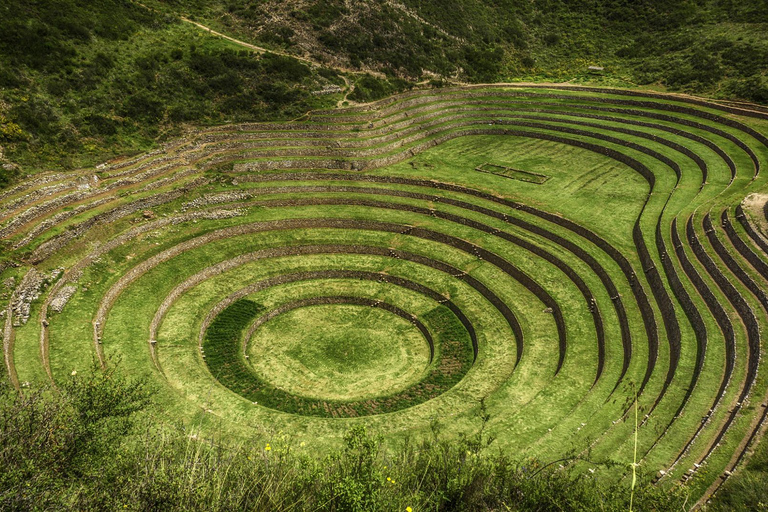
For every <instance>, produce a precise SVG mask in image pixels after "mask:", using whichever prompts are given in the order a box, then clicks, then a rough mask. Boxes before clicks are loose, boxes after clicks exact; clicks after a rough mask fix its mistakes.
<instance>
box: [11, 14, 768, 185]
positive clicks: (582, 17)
mask: <svg viewBox="0 0 768 512" xmlns="http://www.w3.org/2000/svg"><path fill="white" fill-rule="evenodd" d="M147 5H148V6H149V7H151V8H148V7H145V6H144V5H142V4H140V3H137V2H132V1H130V0H102V1H99V2H88V3H82V2H74V1H71V0H68V1H63V2H62V1H52V0H33V1H24V2H21V1H20V0H11V1H10V2H6V5H4V6H3V7H0V13H2V18H3V31H2V32H1V33H0V147H2V148H3V149H2V151H0V153H2V154H0V164H3V165H0V186H3V185H4V184H7V183H8V182H10V181H11V180H13V179H16V178H17V177H18V176H19V175H20V174H21V172H20V169H19V167H18V166H21V170H23V171H26V172H34V171H36V170H40V169H48V170H50V169H71V168H75V167H81V166H86V165H93V164H96V163H99V162H100V161H102V160H104V159H106V158H108V157H111V156H114V155H117V154H121V153H132V152H135V151H139V150H144V149H147V148H148V147H150V146H152V145H153V144H155V143H156V142H157V141H158V140H163V139H164V138H167V137H170V136H176V135H179V134H180V131H179V128H180V127H182V126H183V125H185V124H186V123H190V124H208V123H222V122H230V121H243V120H249V121H263V120H269V119H289V118H294V117H297V116H299V115H301V114H302V113H304V112H306V111H307V110H309V109H311V108H314V107H321V106H330V105H333V104H335V102H336V101H337V100H338V99H339V98H341V95H340V94H336V95H312V94H311V92H313V91H319V90H321V89H322V88H323V87H324V86H328V85H337V86H343V85H344V80H343V78H342V77H341V76H340V75H339V72H338V71H335V70H333V69H332V68H333V67H336V68H337V69H339V68H341V69H345V70H347V71H349V70H363V71H373V72H376V73H384V74H385V75H386V76H387V79H382V78H381V76H382V75H380V74H377V75H376V76H374V75H350V78H351V79H352V81H353V82H355V81H356V82H357V88H356V89H355V90H354V91H353V92H352V94H351V95H350V96H349V100H352V101H371V100H375V99H378V98H381V97H384V96H386V95H388V94H392V93H394V92H397V91H402V90H404V89H406V88H408V87H411V83H412V82H413V81H418V80H426V81H430V80H432V81H433V83H437V84H439V83H442V82H441V80H442V79H443V78H450V79H458V80H462V81H469V82H496V81H510V80H539V81H553V80H555V81H560V80H563V81H564V80H579V81H591V82H600V83H607V84H614V85H616V84H618V85H625V86H626V85H631V84H633V83H634V84H640V85H651V86H662V87H666V88H669V89H672V90H681V91H686V92H693V93H697V94H707V95H713V96H717V97H722V98H731V99H742V100H749V101H756V102H768V78H767V77H766V67H765V64H764V63H765V62H767V61H768V43H766V40H765V38H764V37H762V34H763V33H764V29H765V23H760V20H765V19H768V12H766V9H768V8H766V6H765V3H764V2H760V1H759V0H751V1H748V2H733V1H730V0H709V1H703V0H702V1H698V2H693V1H689V2H673V1H670V0H648V1H645V2H631V3H616V2H608V1H605V0H592V1H590V2H577V1H572V0H568V1H561V2H553V1H551V0H536V1H534V2H527V1H526V2H521V1H519V0H498V1H495V2H481V1H479V0H470V1H465V0H462V1H456V2H452V3H451V4H450V5H448V6H446V4H445V2H442V1H436V0H430V1H419V2H416V1H414V0H406V1H404V2H403V3H398V2H395V1H388V2H384V1H379V0H377V1H373V0H370V1H365V2H354V3H351V4H349V5H348V4H347V3H345V2H341V1H340V0H294V1H291V2H283V1H276V0H268V1H264V2H259V3H242V2H236V1H226V2H225V1H223V0H150V1H148V2H147ZM181 15H188V16H191V17H193V18H194V19H197V20H200V21H202V22H204V23H206V24H208V25H210V26H212V27H213V28H216V29H219V30H221V31H224V32H225V33H230V34H232V35H236V36H238V37H240V38H242V39H245V40H247V41H252V42H255V43H258V44H260V45H262V46H265V47H268V48H274V49H276V50H278V51H281V52H288V53H295V54H301V55H305V56H307V57H309V58H310V59H313V60H314V61H316V62H321V63H325V64H324V66H326V67H323V66H321V67H317V68H311V67H309V66H307V65H306V64H305V63H302V62H300V61H296V60H292V59H289V58H286V57H282V56H278V55H270V54H267V55H264V56H261V57H260V56H257V55H255V54H253V53H252V51H251V50H249V49H246V48H244V47H242V46H238V45H236V44H235V43H231V42H227V41H224V40H222V39H218V38H216V37H213V36H211V35H209V34H206V33H205V32H204V31H202V30H200V29H199V28H197V27H194V26H193V25H190V24H188V23H183V22H182V21H181V20H180V16H181ZM592 64H595V65H601V66H605V67H606V72H605V75H589V74H587V67H588V66H589V65H592ZM435 78H437V80H436V81H435V80H433V79H435Z"/></svg>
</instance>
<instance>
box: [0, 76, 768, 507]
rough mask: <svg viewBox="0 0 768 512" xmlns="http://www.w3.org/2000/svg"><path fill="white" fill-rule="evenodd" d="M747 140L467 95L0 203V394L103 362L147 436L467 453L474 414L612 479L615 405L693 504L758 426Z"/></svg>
mask: <svg viewBox="0 0 768 512" xmlns="http://www.w3.org/2000/svg"><path fill="white" fill-rule="evenodd" d="M766 134H768V115H766V114H764V113H761V112H760V111H755V110H750V109H747V108H742V107H729V106H722V105H716V104H712V103H707V102H703V101H699V100H693V99H689V98H680V97H672V96H662V95H655V94H641V93H632V92H626V91H615V90H595V89H586V88H578V87H554V86H552V87H530V86H527V87H524V86H520V87H511V86H498V87H489V86H485V87H477V88H466V89H460V88H457V89H441V90H439V91H416V92H412V93H408V94H403V95H400V96H396V97H393V98H390V99H387V100H384V101H382V102H379V103H376V104H373V105H370V106H366V107H359V108H350V109H346V110H334V111H323V112H313V113H311V114H310V115H308V116H307V117H306V119H304V120H301V121H297V122H291V123H283V124H279V123H273V124H250V125H237V126H224V127H218V128H211V129H208V130H204V131H200V132H196V133H193V134H191V135H189V136H188V137H187V138H185V139H182V140H179V141H176V142H174V143H171V144H168V145H166V146H165V147H163V148H162V149H161V150H158V151H155V152H153V153H150V154H146V155H140V156H138V157H135V158H129V159H122V160H117V161H114V162H109V163H106V164H104V165H101V166H99V167H97V168H96V169H86V170H83V171H80V172H76V173H67V174H64V173H59V174H56V173H50V174H41V175H39V176H37V177H35V178H34V179H30V180H29V181H27V182H24V183H21V184H19V185H17V186H15V187H13V188H11V189H8V190H6V191H4V192H2V193H0V237H1V238H2V240H3V243H4V244H5V245H4V246H3V247H4V249H3V256H2V260H1V261H0V273H1V276H0V277H1V278H2V285H3V287H4V288H3V293H4V295H3V297H4V299H3V300H4V304H5V305H4V308H3V309H4V313H3V316H4V318H3V322H4V331H3V332H4V334H3V336H4V356H5V367H6V369H7V378H8V379H9V380H10V381H11V382H12V383H13V384H14V385H15V386H18V387H19V388H24V387H25V386H35V385H38V384H42V383H47V382H51V383H53V384H54V385H55V384H56V383H60V382H62V381H63V380H64V379H67V378H69V375H70V374H71V373H72V372H73V370H75V371H76V370H80V369H84V368H86V367H87V366H88V365H89V364H91V362H92V361H96V362H97V364H101V365H109V364H114V363H113V361H114V360H115V358H119V359H120V360H121V365H122V367H123V368H124V369H125V370H126V371H129V372H131V373H132V374H134V375H137V376H141V378H145V379H147V380H148V381H150V382H152V383H154V384H155V388H156V390H157V402H158V404H160V406H161V407H160V409H161V410H160V411H158V413H159V414H160V417H166V418H168V421H169V422H177V421H180V422H184V423H187V424H192V425H195V426H196V427H200V428H203V429H210V430H211V431H216V432H219V433H221V432H225V433H227V434H228V435H232V436H242V437H246V438H247V437H249V436H253V435H254V434H255V433H259V432H264V431H280V430H282V431H283V432H290V433H293V434H295V435H296V436H297V437H299V438H302V439H306V440H311V441H312V442H313V443H315V445H317V446H320V447H322V446H326V445H330V444H332V443H333V442H334V440H335V439H337V438H338V436H340V435H341V433H343V432H344V431H346V429H348V428H349V427H350V425H352V424H355V423H364V424H366V425H368V426H369V428H371V429H373V430H375V431H378V432H381V433H382V434H384V435H385V436H387V438H388V439H389V440H391V442H397V440H398V439H401V438H403V437H404V436H407V435H422V434H425V435H426V434H427V433H429V432H430V429H431V426H432V425H433V424H434V423H435V422H438V423H441V424H442V425H443V426H444V429H445V431H446V433H447V434H448V435H459V434H461V433H471V432H474V431H476V430H477V429H478V428H479V426H480V423H481V420H480V410H481V407H480V404H481V401H482V403H483V407H484V409H483V410H485V411H487V414H488V415H489V416H490V419H489V420H488V422H487V425H486V427H485V428H486V429H487V432H488V433H489V434H491V435H493V436H495V439H496V441H495V443H498V444H499V445H500V446H501V447H503V448H504V449H507V450H512V451H515V452H516V453H520V454H521V455H523V456H525V455H530V456H537V457H540V458H541V459H543V460H556V459H558V458H561V457H564V456H566V454H574V453H575V454H581V455H584V456H585V457H586V456H587V452H588V456H589V458H590V459H591V460H597V461H605V460H609V461H615V462H618V463H621V464H622V465H623V466H621V467H623V468H627V471H628V468H630V464H631V462H632V457H633V444H634V438H633V432H634V430H635V421H634V412H633V408H632V404H633V401H634V399H635V397H637V399H638V402H639V404H640V407H641V408H642V409H641V410H642V412H641V421H640V425H639V427H638V448H639V456H640V457H641V461H640V465H641V467H642V468H644V469H646V470H650V471H653V472H654V473H655V474H656V475H657V477H656V479H657V483H658V485H672V484H674V483H675V482H678V481H680V480H690V481H691V485H692V486H693V487H692V488H693V489H694V494H695V495H696V496H697V497H704V496H707V495H708V494H709V493H711V492H712V491H713V490H714V489H716V488H717V487H718V486H719V485H720V484H721V483H722V482H723V480H724V479H725V478H727V476H728V475H729V474H730V473H731V471H733V470H734V469H735V468H736V466H737V465H738V464H739V462H741V460H742V459H743V457H744V456H745V455H746V454H748V451H749V449H750V446H751V445H752V444H753V441H754V439H755V437H756V436H757V435H759V434H760V432H761V431H762V428H763V425H764V423H765V419H766V418H765V417H766V409H767V408H766V400H767V397H766V393H767V392H768V372H766V369H765V368H764V364H765V363H764V360H763V358H762V353H763V350H764V341H763V338H762V332H761V331H763V328H764V326H765V325H768V324H767V322H768V296H766V293H765V291H764V290H766V283H767V282H768V257H767V256H766V251H767V250H768V238H766V237H765V235H764V233H765V232H766V229H765V226H766V224H767V221H766V216H765V213H764V211H763V205H764V204H765V199H766V198H768V196H763V195H761V192H766V191H768V188H767V187H766V172H765V167H766V165H768V139H767V138H766ZM574 464H576V465H579V464H582V463H581V462H577V463H574ZM586 467H587V466H585V470H586ZM588 467H592V466H588ZM605 477H606V478H626V475H625V474H624V473H623V471H616V470H615V469H612V470H610V471H606V474H605Z"/></svg>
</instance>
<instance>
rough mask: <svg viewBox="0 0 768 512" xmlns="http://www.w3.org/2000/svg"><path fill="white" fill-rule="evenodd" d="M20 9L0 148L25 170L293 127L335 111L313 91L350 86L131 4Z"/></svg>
mask: <svg viewBox="0 0 768 512" xmlns="http://www.w3.org/2000/svg"><path fill="white" fill-rule="evenodd" d="M11 4H12V5H6V6H5V7H4V8H0V9H2V11H3V14H2V16H3V31H2V32H0V91H2V92H0V145H2V146H4V147H5V157H6V158H7V159H8V160H10V161H12V162H14V163H16V164H21V165H22V166H23V167H24V168H27V167H29V168H30V169H34V168H37V167H45V168H46V169H51V168H54V169H55V168H64V169H68V168H73V167H78V166H83V165H93V164H96V163H99V161H100V160H102V159H104V158H106V157H108V156H113V155H114V154H115V153H119V152H133V151H137V150H141V149H146V148H147V147H149V146H150V145H151V144H153V143H154V141H155V140H156V139H158V138H163V137H167V136H169V135H178V133H179V131H178V128H179V127H180V126H182V125H183V124H185V123H195V124H201V123H204V124H207V123H222V122H230V121H243V120H254V121H263V120H269V119H286V118H292V117H296V116H299V115H301V114H303V113H304V112H306V111H307V110H309V109H311V108H316V107H319V106H323V105H326V104H327V103H328V102H327V100H325V102H324V101H323V100H322V99H318V98H320V97H317V96H312V95H311V92H312V91H314V90H317V89H321V88H322V86H323V84H328V83H336V84H338V83H343V81H342V80H341V79H340V78H339V77H338V76H337V74H336V73H335V72H333V71H332V70H328V69H316V70H312V69H310V68H309V67H308V66H307V65H305V64H303V63H301V62H299V61H297V60H295V59H290V58H286V57H282V56H278V55H274V54H265V55H261V56H257V55H255V54H254V53H252V52H251V51H250V50H247V49H244V48H241V47H238V46H236V45H232V44H229V43H225V42H224V41H221V40H219V39H216V38H214V37H211V36H207V35H205V34H204V33H203V32H202V31H200V30H198V29H196V28H194V27H192V26H191V25H188V24H183V23H182V22H180V21H179V20H178V19H176V18H173V17H170V16H163V15H159V14H156V13H153V12H152V11H149V10H148V9H146V8H144V7H141V6H139V5H136V4H133V3H131V2H124V1H120V0H105V1H102V2H88V3H81V2H59V1H55V2H54V1H51V0H39V1H34V2H16V1H14V2H11ZM14 170H15V169H14V168H12V167H11V166H9V168H7V169H5V170H2V171H0V184H2V182H4V181H8V179H9V178H10V177H12V176H10V174H11V173H13V172H14Z"/></svg>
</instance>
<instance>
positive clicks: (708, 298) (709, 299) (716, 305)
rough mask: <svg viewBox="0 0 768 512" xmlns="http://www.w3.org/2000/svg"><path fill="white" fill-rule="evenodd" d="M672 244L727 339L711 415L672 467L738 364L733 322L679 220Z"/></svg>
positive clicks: (718, 399) (720, 395) (716, 403)
mask: <svg viewBox="0 0 768 512" xmlns="http://www.w3.org/2000/svg"><path fill="white" fill-rule="evenodd" d="M672 243H673V245H674V246H675V253H676V254H677V257H678V259H679V260H680V266H681V267H682V268H683V271H684V272H685V274H686V276H688V279H689V280H690V281H691V283H692V284H693V286H694V287H695V288H696V290H697V291H698V293H699V295H700V296H701V298H702V299H703V300H704V303H705V304H706V305H707V308H708V309H709V310H710V312H711V313H712V316H713V317H714V318H715V321H716V322H717V325H718V326H719V327H720V331H721V332H722V333H723V337H724V339H725V369H724V373H723V378H722V379H721V381H720V388H719V389H718V391H717V394H716V395H715V398H714V400H713V401H712V406H711V407H710V410H709V413H708V414H707V415H706V416H705V417H704V418H702V421H701V424H700V425H699V426H698V428H697V429H696V432H694V434H693V436H692V437H691V438H690V439H689V440H688V442H687V443H686V444H685V446H684V447H683V449H682V450H681V451H680V452H679V453H678V456H677V458H676V459H675V461H674V462H673V463H672V464H671V466H674V465H675V464H677V463H678V462H679V461H680V459H682V458H683V456H684V455H685V454H686V452H687V451H688V449H689V448H690V446H691V445H692V444H693V442H694V441H695V440H696V438H697V437H698V435H699V434H700V433H701V431H702V429H703V428H704V427H705V426H706V425H707V423H708V422H709V419H710V416H711V415H712V413H713V412H714V410H715V408H716V407H717V406H718V405H719V404H720V401H721V400H722V399H723V396H724V395H725V390H726V388H727V387H728V384H729V383H730V382H731V377H732V375H733V368H734V366H735V362H736V336H735V334H734V331H733V325H732V324H731V320H730V318H729V317H728V313H726V311H725V309H723V306H722V305H721V304H720V302H719V301H718V300H717V298H716V297H715V295H714V294H713V293H712V290H710V289H709V287H708V286H707V284H706V283H705V282H704V280H703V279H702V278H701V276H700V275H699V273H698V271H697V270H696V268H695V267H694V266H693V264H692V263H691V262H690V260H689V259H688V255H687V254H686V253H685V249H684V248H683V244H682V241H681V239H680V236H679V234H678V232H677V219H673V220H672ZM705 334H706V333H705ZM697 356H698V354H697ZM701 356H702V358H703V356H704V353H702V354H701ZM702 364H703V363H702ZM698 367H699V364H698V358H697V368H698ZM671 466H670V467H671Z"/></svg>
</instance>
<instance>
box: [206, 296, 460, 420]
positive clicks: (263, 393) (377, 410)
mask: <svg viewBox="0 0 768 512" xmlns="http://www.w3.org/2000/svg"><path fill="white" fill-rule="evenodd" d="M241 304H246V305H248V304H253V305H254V307H250V308H246V309H248V311H246V313H247V315H243V314H240V312H239V311H237V310H238V309H242V308H241ZM330 304H354V305H359V306H367V307H376V308H380V309H383V310H385V311H389V312H391V313H393V314H396V315H398V316H400V317H401V318H403V319H405V320H407V321H409V322H410V323H412V324H413V325H414V326H416V328H418V329H419V331H420V332H421V333H422V335H423V336H424V337H425V339H426V340H427V342H428V343H429V344H430V346H431V347H433V346H434V341H433V338H432V333H431V332H430V331H429V330H428V329H427V328H426V326H425V325H424V324H423V323H422V322H421V321H420V320H418V319H417V318H415V317H414V316H413V315H411V314H410V313H408V312H406V311H403V310H402V309H400V308H398V307H396V306H393V305H391V304H388V303H386V302H383V301H379V300H373V299H369V298H365V297H355V296H321V297H311V298H307V299H302V300H298V301H294V302H291V303H288V304H283V305H282V306H279V307H277V308H276V309H274V310H272V311H270V312H269V313H267V314H266V315H263V316H261V317H260V318H258V319H257V320H256V321H255V322H254V324H253V325H254V326H256V327H258V326H259V325H261V324H263V323H265V322H267V321H269V320H270V319H272V318H275V317H276V316H278V315H280V314H283V313H285V312H288V311H291V310H294V309H297V308H301V307H308V306H315V305H330ZM438 308H439V306H438ZM258 309H259V308H258V306H256V305H255V304H254V303H252V302H250V301H247V300H242V299H241V300H239V301H237V302H235V303H233V304H232V305H230V306H229V307H228V308H227V309H225V310H224V311H222V312H221V313H220V314H219V316H218V317H217V318H216V320H214V322H213V323H212V324H211V326H210V327H209V330H208V332H207V333H206V336H205V341H204V343H203V347H204V348H205V352H206V357H205V359H206V364H207V365H208V366H209V369H210V371H211V374H212V375H214V377H215V378H216V379H217V380H219V382H221V383H222V384H223V385H225V386H226V387H228V388H229V389H230V390H232V391H233V392H235V393H237V394H239V395H241V396H243V397H244V398H247V399H248V400H251V401H253V402H254V404H255V403H259V404H260V405H262V406H266V407H269V408H272V409H276V410H281V411H284V412H289V413H295V414H302V415H307V416H321V417H334V418H335V417H354V416H365V415H368V414H382V413H387V412H394V411H397V410H401V409H404V408H407V407H412V406H413V405H416V404H418V403H422V402H425V401H427V400H430V399H432V398H435V397H437V396H438V395H440V394H442V393H444V392H445V391H447V390H448V389H450V388H451V387H453V386H454V385H455V384H457V383H458V382H459V381H461V379H462V377H463V376H464V375H465V374H466V372H467V371H468V370H469V368H470V367H471V361H469V360H464V359H465V358H464V357H463V356H462V354H461V348H460V342H459V343H458V344H457V342H456V340H455V338H456V336H457V334H458V333H457V332H456V329H455V326H454V327H451V325H450V323H448V324H447V325H446V324H443V325H442V327H441V329H440V330H439V333H438V336H439V339H440V346H441V354H440V358H439V360H438V361H437V364H436V366H435V367H434V368H432V369H431V371H429V372H428V373H427V374H426V375H425V377H424V378H423V379H422V380H421V381H420V382H418V383H416V384H414V385H413V386H411V387H409V388H408V389H405V390H403V391H401V392H399V393H395V394H394V395H391V396H384V397H377V398H372V399H366V400H359V401H336V400H321V399H314V398H309V397H304V396H299V395H295V394H292V393H290V392H286V391H284V390H282V389H280V388H277V387H275V386H272V385H271V384H270V383H268V382H265V381H263V380H262V379H261V378H260V377H258V375H256V374H255V373H254V372H253V370H252V369H251V368H250V366H249V365H248V364H247V363H246V362H245V359H244V358H243V357H241V355H240V354H241V352H240V351H241V347H242V345H241V344H240V343H239V341H240V339H239V338H240V337H241V336H242V334H243V331H244V330H245V326H246V323H248V321H249V319H250V318H253V317H254V316H255V314H256V313H257V312H258ZM233 310H234V312H233V313H234V314H230V311H233ZM434 311H436V310H433V312H434ZM444 311H445V310H444Z"/></svg>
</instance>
